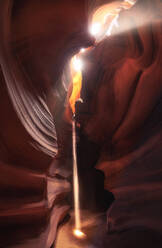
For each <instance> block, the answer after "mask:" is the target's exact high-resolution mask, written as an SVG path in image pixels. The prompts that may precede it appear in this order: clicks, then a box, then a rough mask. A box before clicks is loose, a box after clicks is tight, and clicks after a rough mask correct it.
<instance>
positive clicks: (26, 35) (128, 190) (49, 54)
mask: <svg viewBox="0 0 162 248" xmlns="http://www.w3.org/2000/svg"><path fill="white" fill-rule="evenodd" d="M107 2H110V1H107ZM107 2H106V1H103V2H102V1H99V3H95V4H96V6H98V5H99V4H102V3H104V4H105V3H107ZM86 6H87V1H86V0H85V1H74V0H69V1H67V0H62V1H51V0H47V1H43V0H36V1H32V0H29V1H22V0H14V1H12V0H1V1H0V36H1V41H0V103H1V104H0V115H1V121H0V203H1V204H0V230H1V231H0V247H3V248H5V247H15V248H18V247H20V248H31V247H38V248H49V247H51V246H52V245H53V243H54V241H55V239H56V231H57V227H58V225H59V223H60V222H61V221H62V220H63V219H64V217H65V215H66V214H67V213H68V211H69V209H70V207H71V205H72V203H71V196H70V195H69V192H72V187H71V174H72V166H71V161H72V154H71V121H70V119H71V115H70V114H69V113H70V111H69V106H68V97H69V94H70V90H71V89H69V84H68V83H70V75H69V68H68V66H67V67H65V65H66V64H67V63H68V62H69V59H70V58H71V56H73V55H74V54H75V53H77V52H78V51H79V50H80V48H82V47H88V46H91V45H93V42H94V40H93V39H92V37H90V35H89V34H88V30H87V27H88V15H87V10H86V8H85V7H86ZM65 10H66V11H65ZM161 13H162V3H161V1H160V0H155V1H151V0H139V1H137V3H136V4H135V5H134V6H133V7H132V8H131V9H129V10H123V11H121V12H120V16H119V19H118V23H119V26H118V27H116V28H114V30H113V33H112V36H109V37H107V38H105V39H104V40H103V41H101V42H99V43H98V44H96V45H95V47H94V48H92V49H90V50H88V51H87V52H85V53H84V54H83V55H82V59H83V60H84V63H85V67H84V69H83V82H82V90H81V97H82V99H83V104H81V105H80V106H78V109H77V111H78V112H77V122H78V124H79V126H80V127H79V131H78V136H79V139H80V140H79V141H78V164H79V175H80V185H81V189H80V190H81V191H80V192H81V206H82V207H83V208H86V209H89V210H91V211H96V210H98V209H100V210H102V211H105V210H106V209H108V207H109V206H110V203H111V201H112V199H113V197H112V195H111V194H110V193H108V192H107V191H110V192H112V193H113V195H114V197H115V201H114V202H113V203H112V205H111V207H110V208H109V209H108V210H107V230H106V234H105V232H104V236H103V237H102V235H100V239H103V240H102V242H98V243H99V244H101V245H100V248H101V247H103V248H106V247H111V248H120V247H124V248H128V247H129V248H130V247H137V246H138V247H141V248H142V247H150V248H153V247H157V248H158V247H159V248H160V247H162V238H161V237H162V214H161V207H162V193H161V189H162V169H161V165H162V152H161V149H162V148H161V145H162V74H161V68H162V58H161V53H162V27H161V23H162V14H161ZM63 71H64V73H63ZM87 182H88V183H89V185H88V187H87ZM103 187H104V188H105V190H103ZM92 192H93V194H92ZM87 199H88V204H87ZM101 228H102V227H101ZM103 228H105V226H104V227H103ZM95 238H96V237H95ZM98 247H99V246H98ZM62 248H63V247H62Z"/></svg>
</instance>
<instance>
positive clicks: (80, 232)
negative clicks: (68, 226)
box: [73, 229, 86, 239]
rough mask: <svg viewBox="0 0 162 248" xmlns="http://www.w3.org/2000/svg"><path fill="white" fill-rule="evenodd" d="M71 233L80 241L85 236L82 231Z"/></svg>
mask: <svg viewBox="0 0 162 248" xmlns="http://www.w3.org/2000/svg"><path fill="white" fill-rule="evenodd" d="M73 233H74V235H75V236H76V237H77V238H80V239H82V238H85V236H86V235H85V234H84V233H83V232H82V231H80V230H79V229H74V231H73Z"/></svg>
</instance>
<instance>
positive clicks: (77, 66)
mask: <svg viewBox="0 0 162 248" xmlns="http://www.w3.org/2000/svg"><path fill="white" fill-rule="evenodd" d="M72 64H73V68H74V70H75V71H81V70H82V68H83V63H82V61H81V60H80V59H78V58H77V57H76V56H75V57H74V58H73V60H72Z"/></svg>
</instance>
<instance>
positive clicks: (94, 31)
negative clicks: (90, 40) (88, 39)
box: [90, 22, 101, 36]
mask: <svg viewBox="0 0 162 248" xmlns="http://www.w3.org/2000/svg"><path fill="white" fill-rule="evenodd" d="M100 30H101V24H100V23H99V22H96V23H93V24H92V26H91V28H90V33H91V34H92V35H94V36H95V35H97V34H98V33H99V32H100Z"/></svg>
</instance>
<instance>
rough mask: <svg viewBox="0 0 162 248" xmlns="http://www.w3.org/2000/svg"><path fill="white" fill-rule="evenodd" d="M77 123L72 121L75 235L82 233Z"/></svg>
mask: <svg viewBox="0 0 162 248" xmlns="http://www.w3.org/2000/svg"><path fill="white" fill-rule="evenodd" d="M75 126H76V123H75V120H73V121H72V145H73V194H74V218H75V235H77V236H78V234H80V232H79V230H80V229H81V221H80V204H79V179H78V167H77V152H76V129H75Z"/></svg>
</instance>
